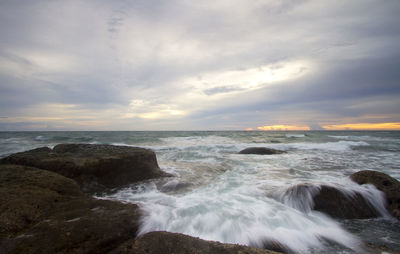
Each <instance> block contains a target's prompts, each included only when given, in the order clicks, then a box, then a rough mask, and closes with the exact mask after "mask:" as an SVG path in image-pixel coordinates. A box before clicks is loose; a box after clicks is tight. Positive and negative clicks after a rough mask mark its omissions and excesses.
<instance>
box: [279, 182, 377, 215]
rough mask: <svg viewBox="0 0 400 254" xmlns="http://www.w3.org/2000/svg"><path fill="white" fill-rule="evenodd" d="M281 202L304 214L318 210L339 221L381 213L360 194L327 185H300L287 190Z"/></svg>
mask: <svg viewBox="0 0 400 254" xmlns="http://www.w3.org/2000/svg"><path fill="white" fill-rule="evenodd" d="M280 200H281V201H282V202H283V203H285V204H287V205H289V206H291V207H293V208H296V209H298V210H300V211H302V212H306V213H307V212H310V211H311V210H316V211H320V212H322V213H325V214H328V215H330V216H331V217H333V218H339V219H367V218H374V217H377V216H379V212H378V211H376V209H375V208H374V207H373V206H372V205H370V204H369V203H368V201H367V200H365V199H364V197H363V196H362V195H361V194H360V193H357V192H352V193H351V192H344V191H341V190H339V189H337V188H334V187H332V186H327V185H312V184H298V185H295V186H293V187H291V188H289V189H287V190H286V192H285V193H284V194H283V195H282V196H281V197H280Z"/></svg>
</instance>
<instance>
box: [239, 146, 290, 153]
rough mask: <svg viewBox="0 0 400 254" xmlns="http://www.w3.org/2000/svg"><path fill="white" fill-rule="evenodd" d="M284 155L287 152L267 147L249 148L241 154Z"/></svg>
mask: <svg viewBox="0 0 400 254" xmlns="http://www.w3.org/2000/svg"><path fill="white" fill-rule="evenodd" d="M282 153H286V152H285V151H281V150H276V149H272V148H267V147H249V148H246V149H243V150H241V151H240V152H239V154H258V155H271V154H282Z"/></svg>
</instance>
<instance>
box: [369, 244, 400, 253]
mask: <svg viewBox="0 0 400 254" xmlns="http://www.w3.org/2000/svg"><path fill="white" fill-rule="evenodd" d="M366 245H367V248H368V250H369V252H370V253H382V254H400V250H394V249H391V248H389V247H388V246H385V245H377V244H374V243H367V244H366Z"/></svg>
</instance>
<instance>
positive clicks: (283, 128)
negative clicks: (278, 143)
mask: <svg viewBox="0 0 400 254" xmlns="http://www.w3.org/2000/svg"><path fill="white" fill-rule="evenodd" d="M257 129H258V130H262V131H309V130H311V128H310V127H309V126H304V125H285V124H282V125H265V126H260V127H257Z"/></svg>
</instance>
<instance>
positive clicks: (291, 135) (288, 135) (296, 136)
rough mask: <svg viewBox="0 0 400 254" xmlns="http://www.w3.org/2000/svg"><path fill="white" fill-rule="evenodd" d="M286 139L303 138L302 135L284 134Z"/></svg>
mask: <svg viewBox="0 0 400 254" xmlns="http://www.w3.org/2000/svg"><path fill="white" fill-rule="evenodd" d="M285 136H286V137H287V138H304V137H305V135H304V134H285Z"/></svg>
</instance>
